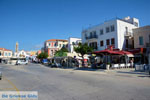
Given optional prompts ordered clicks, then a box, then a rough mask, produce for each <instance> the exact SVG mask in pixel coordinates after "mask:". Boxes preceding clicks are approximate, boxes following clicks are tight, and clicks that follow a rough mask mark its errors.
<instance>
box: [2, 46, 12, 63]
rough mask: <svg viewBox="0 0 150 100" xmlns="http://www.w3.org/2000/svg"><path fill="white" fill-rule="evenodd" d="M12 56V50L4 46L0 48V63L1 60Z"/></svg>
mask: <svg viewBox="0 0 150 100" xmlns="http://www.w3.org/2000/svg"><path fill="white" fill-rule="evenodd" d="M11 57H12V51H11V50H8V49H5V48H0V63H1V62H2V60H6V59H10V58H11Z"/></svg>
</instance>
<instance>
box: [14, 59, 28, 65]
mask: <svg viewBox="0 0 150 100" xmlns="http://www.w3.org/2000/svg"><path fill="white" fill-rule="evenodd" d="M27 64H28V60H17V63H16V65H27Z"/></svg>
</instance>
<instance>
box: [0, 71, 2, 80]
mask: <svg viewBox="0 0 150 100" xmlns="http://www.w3.org/2000/svg"><path fill="white" fill-rule="evenodd" d="M1 79H2V72H1V71H0V80H1Z"/></svg>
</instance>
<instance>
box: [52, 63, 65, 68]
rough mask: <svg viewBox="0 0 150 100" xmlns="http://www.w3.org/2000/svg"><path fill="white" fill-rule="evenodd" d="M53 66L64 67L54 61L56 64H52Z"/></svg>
mask: <svg viewBox="0 0 150 100" xmlns="http://www.w3.org/2000/svg"><path fill="white" fill-rule="evenodd" d="M51 67H52V68H54V67H55V68H58V67H62V66H61V64H59V63H54V64H52V65H51Z"/></svg>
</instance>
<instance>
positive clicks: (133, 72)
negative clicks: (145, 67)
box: [117, 71, 150, 77]
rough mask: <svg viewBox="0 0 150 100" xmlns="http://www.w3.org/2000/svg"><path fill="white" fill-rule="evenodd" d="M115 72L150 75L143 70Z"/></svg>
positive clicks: (142, 75) (141, 75)
mask: <svg viewBox="0 0 150 100" xmlns="http://www.w3.org/2000/svg"><path fill="white" fill-rule="evenodd" d="M117 73H121V74H130V75H133V74H135V75H140V76H138V77H150V75H149V73H148V72H143V71H117Z"/></svg>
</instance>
